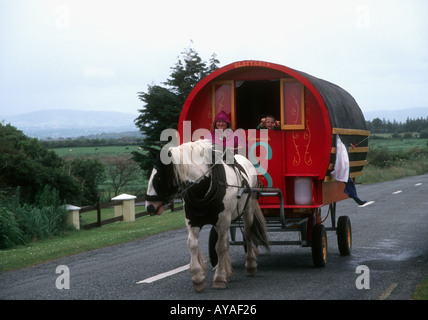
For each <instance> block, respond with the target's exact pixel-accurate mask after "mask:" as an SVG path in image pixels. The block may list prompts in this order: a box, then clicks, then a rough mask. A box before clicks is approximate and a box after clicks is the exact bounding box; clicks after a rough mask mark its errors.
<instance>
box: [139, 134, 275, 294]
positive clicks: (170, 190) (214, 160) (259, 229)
mask: <svg viewBox="0 0 428 320" xmlns="http://www.w3.org/2000/svg"><path fill="white" fill-rule="evenodd" d="M167 155H168V156H167V158H166V159H167V160H168V161H169V163H168V164H165V162H168V161H161V159H162V158H161V157H160V156H159V155H158V157H157V159H156V161H155V163H154V167H153V170H152V173H151V176H150V179H149V183H148V187H147V195H146V208H147V210H148V211H149V212H150V213H151V214H161V213H162V212H163V204H165V203H167V202H169V201H171V199H172V197H174V196H175V195H176V194H177V192H178V190H179V189H180V190H181V196H182V198H183V202H184V212H185V219H186V226H187V230H188V239H187V245H188V248H189V251H190V255H191V257H190V274H191V277H192V282H193V287H194V289H195V290H196V291H203V290H204V289H205V288H206V286H207V282H206V279H205V274H206V268H207V266H206V264H205V262H204V258H203V256H202V253H201V251H200V248H199V243H198V237H199V232H200V230H201V228H202V227H203V226H204V225H206V224H208V225H213V226H214V228H215V230H216V231H217V234H218V240H217V243H216V245H215V250H216V252H217V256H218V262H217V265H216V267H215V273H214V279H213V288H226V284H227V282H228V281H229V280H230V278H231V275H232V264H231V260H230V255H229V239H228V230H229V228H230V224H231V221H233V220H234V219H236V218H238V217H241V218H242V220H243V222H244V230H243V235H244V239H245V241H246V257H245V272H246V275H247V276H253V275H254V274H255V273H256V271H257V255H258V250H257V246H256V244H261V245H263V246H264V247H265V248H266V249H267V250H269V247H268V236H267V231H266V223H265V219H264V217H263V214H262V212H261V210H260V207H259V204H258V202H257V194H255V193H252V192H247V193H245V194H244V195H242V190H244V189H243V188H248V190H249V188H252V187H257V186H258V178H257V172H256V170H255V168H254V166H253V164H252V163H251V162H250V161H249V160H248V159H247V158H245V157H243V156H241V155H239V154H237V155H233V153H231V154H229V158H225V157H224V155H225V153H222V150H221V149H220V151H218V150H217V149H216V148H215V147H214V145H213V144H212V142H211V141H210V140H197V141H195V142H188V143H184V144H182V145H180V146H178V147H170V148H169V149H168V152H167ZM230 157H231V158H232V162H233V163H232V164H229V161H225V159H226V160H227V159H230ZM226 162H227V163H226ZM240 190H241V195H242V197H241V196H238V192H239V191H240Z"/></svg>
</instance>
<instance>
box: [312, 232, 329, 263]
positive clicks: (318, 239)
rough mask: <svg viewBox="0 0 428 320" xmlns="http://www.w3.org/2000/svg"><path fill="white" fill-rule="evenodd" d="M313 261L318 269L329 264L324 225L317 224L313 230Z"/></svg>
mask: <svg viewBox="0 0 428 320" xmlns="http://www.w3.org/2000/svg"><path fill="white" fill-rule="evenodd" d="M312 261H313V263H314V266H315V267H317V268H322V267H325V265H326V263H327V232H326V230H325V227H324V226H323V225H322V224H316V225H315V226H314V228H313V230H312Z"/></svg>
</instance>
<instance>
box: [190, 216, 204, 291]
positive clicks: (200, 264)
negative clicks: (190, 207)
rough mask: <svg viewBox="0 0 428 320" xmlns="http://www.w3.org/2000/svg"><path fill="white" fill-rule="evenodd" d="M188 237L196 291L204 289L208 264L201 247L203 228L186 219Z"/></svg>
mask: <svg viewBox="0 0 428 320" xmlns="http://www.w3.org/2000/svg"><path fill="white" fill-rule="evenodd" d="M186 225H187V231H188V238H187V246H188V247H189V251H190V275H191V276H192V282H193V288H194V289H195V290H196V291H199V292H200V291H203V290H204V289H205V288H206V286H207V282H206V280H205V271H206V269H207V266H206V264H205V261H204V258H203V256H202V253H201V250H200V249H199V239H198V237H199V232H200V231H201V228H199V227H191V226H190V225H189V221H188V220H187V219H186Z"/></svg>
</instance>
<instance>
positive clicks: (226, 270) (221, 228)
mask: <svg viewBox="0 0 428 320" xmlns="http://www.w3.org/2000/svg"><path fill="white" fill-rule="evenodd" d="M229 227H230V218H224V217H223V218H221V217H220V216H219V222H218V223H217V225H216V231H217V234H218V240H217V244H216V246H215V249H216V251H217V256H218V263H217V267H216V270H215V273H214V282H213V288H216V289H224V288H226V284H227V282H229V280H230V278H231V276H232V263H231V260H230V255H229V238H228V236H227V232H228V230H229Z"/></svg>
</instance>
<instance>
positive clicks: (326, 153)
mask: <svg viewBox="0 0 428 320" xmlns="http://www.w3.org/2000/svg"><path fill="white" fill-rule="evenodd" d="M221 111H224V112H225V113H226V114H227V115H228V116H229V118H230V120H231V129H232V130H233V132H234V134H235V136H238V137H239V139H240V141H241V145H243V148H242V149H241V150H240V152H239V153H241V154H242V155H243V156H242V155H237V156H235V158H236V159H238V160H237V161H234V162H233V163H227V164H225V166H224V167H225V169H224V170H225V173H220V174H219V173H217V174H216V176H218V177H221V176H225V177H226V180H227V181H225V182H219V181H217V180H216V181H215V182H214V183H213V181H212V180H213V178H212V179H208V177H211V176H212V175H211V174H210V172H211V171H210V170H211V169H212V168H214V167H217V165H218V162H219V161H218V160H216V159H220V160H222V157H218V156H217V157H216V156H214V157H212V158H211V159H214V160H213V161H211V162H210V163H208V164H207V166H206V167H205V168H202V169H201V168H200V169H198V170H199V171H198V170H196V171H198V174H196V171H195V176H194V177H187V178H183V179H181V180H182V181H181V182H180V181H175V183H176V184H177V186H180V184H181V186H182V192H183V197H184V200H185V209H186V203H187V202H189V204H188V209H189V210H190V209H191V206H193V209H194V208H197V202H198V201H193V200H192V199H193V198H192V197H190V196H189V194H190V193H189V192H190V190H191V189H195V188H196V185H197V184H202V181H204V180H211V182H210V183H209V182H208V181H206V183H205V184H206V185H207V186H206V187H205V189H204V190H205V191H203V192H199V194H202V196H201V197H202V198H204V197H205V196H206V195H207V194H214V193H215V194H216V195H217V196H218V194H220V195H222V196H223V203H222V205H221V206H220V208H219V209H217V211H218V210H220V209H221V211H220V212H217V216H216V217H215V218H214V219H211V220H210V219H208V220H207V221H203V222H201V223H200V225H199V226H196V227H199V228H200V227H202V225H203V224H213V225H214V227H213V229H212V232H211V234H210V241H209V243H210V245H209V251H210V259H211V263H212V264H213V265H217V264H218V267H217V269H218V268H220V269H222V264H223V263H226V262H227V261H226V262H223V261H222V260H223V259H226V260H227V259H230V258H228V255H227V257H226V258H224V251H225V250H226V249H224V248H227V246H228V245H229V244H231V245H235V244H245V245H246V248H247V250H246V251H247V260H246V270H247V273H249V274H251V273H252V272H253V271H251V269H252V268H251V265H252V266H253V269H254V267H255V263H253V262H252V260H251V257H249V256H252V255H254V254H255V253H254V252H255V251H254V250H249V249H250V248H251V247H252V246H254V244H252V243H251V244H249V243H248V242H249V241H250V242H252V237H251V236H250V233H251V232H250V231H249V230H250V229H251V231H253V232H256V235H257V232H258V238H259V240H258V241H259V242H261V243H263V242H264V241H265V240H266V239H265V237H264V236H265V234H264V233H263V231H262V230H261V229H260V226H262V228H264V226H263V225H265V227H266V229H267V232H271V231H284V232H286V231H297V232H298V233H299V235H300V237H299V239H300V240H298V241H286V240H279V241H269V243H268V244H269V245H274V244H279V245H286V244H298V245H302V246H304V247H311V248H312V257H313V263H314V265H315V266H318V267H319V266H324V265H325V263H326V258H327V236H326V231H327V230H335V231H336V232H337V238H338V246H339V251H340V253H341V254H342V255H348V254H349V253H350V250H351V241H352V240H351V239H352V236H351V225H350V220H349V218H348V217H346V216H342V217H339V218H338V220H337V221H336V202H338V201H341V200H344V199H347V198H349V197H354V199H356V201H360V200H359V199H358V198H357V196H356V194H355V192H354V191H355V189H354V185H353V179H354V178H355V177H357V176H359V175H361V174H362V170H363V167H364V165H365V163H366V155H367V152H368V139H367V138H368V136H369V134H370V133H369V132H368V131H367V129H366V123H365V119H364V116H363V114H362V112H361V110H360V108H359V106H358V104H357V103H356V101H355V100H354V99H353V98H352V96H351V95H350V94H349V93H348V92H346V91H345V90H343V89H342V88H340V87H338V86H336V85H334V84H332V83H330V82H327V81H324V80H321V79H318V78H315V77H313V76H311V75H308V74H306V73H303V72H300V71H296V70H293V69H290V68H288V67H285V66H282V65H278V64H273V63H268V62H262V61H241V62H235V63H232V64H229V65H227V66H225V67H223V68H221V69H218V70H216V71H215V72H213V73H212V74H210V75H209V76H207V77H206V78H204V79H202V80H201V81H200V82H199V83H198V84H197V85H196V86H195V88H194V89H193V91H192V92H191V93H190V95H189V97H188V98H187V100H186V102H185V104H184V106H183V109H182V112H181V116H180V120H179V127H178V133H177V138H178V144H179V145H180V146H179V147H177V148H180V147H181V148H182V149H183V146H184V145H188V144H192V142H189V141H196V140H199V139H200V138H203V137H205V138H206V135H204V134H203V133H204V132H209V131H211V130H212V128H213V120H214V118H215V116H216V115H217V114H218V113H219V112H221ZM266 115H273V116H274V117H275V118H276V119H277V120H279V121H280V128H279V130H266V129H264V130H256V127H257V125H258V124H259V123H260V119H261V118H263V117H265V116H266ZM201 129H205V131H204V130H201ZM216 137H217V136H216ZM215 142H216V141H215ZM174 149H176V148H170V149H169V150H170V151H173V152H172V153H174ZM214 149H215V148H214ZM210 151H211V150H210ZM181 152H183V150H181ZM172 153H171V152H169V153H168V155H170V157H171V159H172V160H171V162H173V163H175V164H174V168H175V169H174V170H175V174H176V179H175V180H180V177H179V176H178V175H177V171H178V170H179V169H178V167H180V165H181V164H178V162H179V160H177V159H178V158H174V156H175V155H173V154H172ZM180 159H181V161H182V160H183V156H182V155H181V158H180ZM247 159H249V160H251V162H252V168H250V169H249V168H248V164H247V163H246V161H248V160H247ZM199 162H201V161H199ZM223 162H225V161H223ZM181 166H182V165H181ZM155 167H156V166H155ZM157 168H158V169H159V168H160V167H159V165H158V166H157ZM224 170H223V171H224ZM250 170H251V171H253V172H249V171H250ZM158 171H159V170H158ZM171 172H172V171H171ZM255 174H257V179H256V182H254V181H251V177H249V175H255ZM171 175H172V173H171V174H170V175H169V176H171ZM198 175H199V178H198V177H197V176H198ZM229 175H233V176H235V178H234V179H233V181H229V180H228V179H229ZM153 178H154V175H153V174H152V179H151V181H150V182H149V189H150V187H151V184H152V183H151V182H152V180H154V179H153ZM186 179H187V180H186ZM192 179H193V181H192ZM171 183H172V182H171ZM217 189H222V190H220V191H218V190H217ZM151 190H152V191H150V192H151V193H152V195H151V194H150V192H149V190H148V196H149V200H159V198H156V196H153V195H156V193H159V192H155V189H154V188H153V187H152V188H151ZM214 191H217V192H214ZM171 192H172V191H170V193H171ZM204 192H205V193H204ZM197 194H198V192H197V191H194V192H193V195H194V196H195V197H196V195H197ZM150 197H152V198H151V199H150ZM252 201H256V202H257V204H258V206H257V205H255V204H253V203H252ZM228 202H230V204H229V203H228ZM195 203H196V205H195ZM208 206H209V207H210V208H213V207H215V205H213V204H212V203H210V204H209V205H208ZM322 207H326V208H328V213H329V215H330V217H331V227H329V228H326V227H324V225H323V224H322V218H321V208H322ZM201 208H204V207H201ZM228 210H229V211H230V212H229V213H228V214H226V213H225V212H226V211H228ZM196 211H198V210H196ZM201 211H210V210H205V209H202V210H201ZM259 211H261V212H262V213H263V216H262V218H264V221H259V218H258V212H259ZM202 214H203V213H202V212H200V213H195V215H196V216H198V215H202ZM226 216H227V217H226ZM186 217H187V218H188V219H189V221H190V218H191V217H190V216H189V215H188V213H187V212H186ZM193 218H194V217H193ZM199 219H200V217H199ZM258 221H259V222H260V223H261V224H260V226H259V228H255V226H256V225H257V223H256V222H258ZM242 223H243V224H244V237H243V239H244V240H242V241H238V240H237V238H236V236H235V235H236V229H240V228H241V224H242ZM245 223H247V224H248V225H247V226H245ZM189 224H190V226H189V248H190V250H191V252H192V250H194V247H193V240H192V239H193V238H192V237H191V234H192V233H191V232H192V231H191V230H190V229H192V227H193V229H194V227H195V224H193V226H192V223H191V222H189ZM224 226H226V228H227V229H229V226H230V239H229V240H228V239H227V236H226V241H229V242H228V244H227V245H225V244H224V243H223V242H224V241H225V239H224V238H225V235H224V230H223V229H222V228H224ZM251 226H252V228H251ZM257 229H258V231H257ZM198 232H199V231H198ZM198 232H196V233H193V236H195V237H196V238H197V233H198ZM246 232H247V233H246ZM253 236H254V233H253ZM222 243H223V244H222ZM265 244H266V243H265ZM198 255H200V253H198ZM198 260H201V259H198ZM253 260H254V259H253ZM192 263H193V266H196V267H197V268H196V269H198V268H199V269H201V262H200V261H199V262H196V258H194V256H193V253H192V261H191V273H192V279H193V280H194V285H195V283H196V284H197V283H198V281H200V280H201V278H200V279H198V278H197V277H194V273H193V272H192ZM202 264H203V262H202ZM229 264H230V262H229ZM247 264H248V269H247ZM226 265H227V263H226ZM227 268H228V267H227V266H226V267H225V269H226V280H225V281H227V277H228V276H230V274H229V273H228V272H229V271H228V270H227ZM202 269H203V267H202ZM217 271H218V270H217ZM217 271H216V273H217ZM195 272H196V271H195ZM219 272H221V270H220V271H219ZM217 280H218V281H216V275H215V277H214V283H215V284H216V283H217V284H218V283H219V282H222V281H223V282H224V278H221V277H220V278H218V279H217ZM195 288H196V289H197V285H196V286H195Z"/></svg>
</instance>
